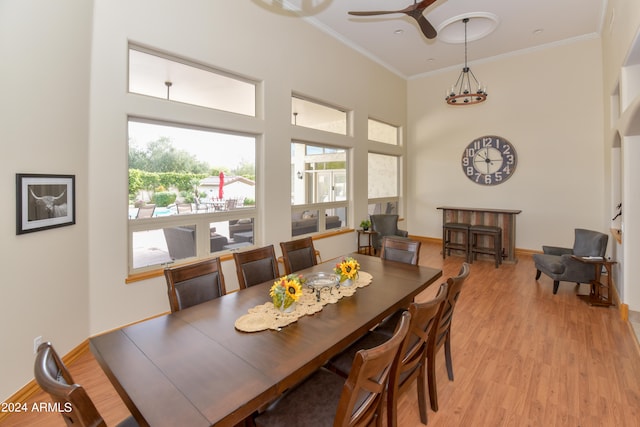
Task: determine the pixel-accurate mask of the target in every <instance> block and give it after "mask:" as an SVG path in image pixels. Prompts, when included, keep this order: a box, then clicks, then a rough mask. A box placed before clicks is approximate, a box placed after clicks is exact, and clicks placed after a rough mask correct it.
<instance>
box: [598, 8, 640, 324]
mask: <svg viewBox="0 0 640 427" xmlns="http://www.w3.org/2000/svg"><path fill="white" fill-rule="evenodd" d="M611 23H613V26H611ZM639 32H640V2H636V1H628V0H608V1H607V10H606V13H605V22H604V27H603V30H602V45H603V61H602V64H603V81H604V85H603V92H604V94H603V95H604V99H605V103H604V108H605V114H604V144H605V146H606V147H607V149H610V150H612V151H614V152H621V159H620V160H619V161H618V162H617V163H618V166H619V167H620V169H619V170H614V171H612V172H613V173H612V181H611V184H610V188H611V193H612V194H615V192H616V191H618V193H621V196H622V197H621V199H620V200H618V201H613V203H617V202H619V201H622V203H623V206H622V212H623V216H622V218H621V221H620V222H619V224H622V228H623V234H622V245H617V247H616V250H619V253H617V254H616V258H615V259H616V260H617V261H618V264H616V265H615V268H616V270H617V271H616V273H617V274H616V275H614V277H615V278H616V279H617V280H618V281H619V283H617V286H618V288H619V294H620V295H621V296H622V298H623V300H622V302H624V303H625V304H627V305H628V307H629V310H630V315H629V317H630V318H634V319H635V320H636V321H637V320H638V318H640V287H639V286H638V275H639V274H640V265H639V264H638V263H637V262H634V261H635V260H637V259H638V254H640V223H638V212H640V204H639V203H638V200H639V193H640V185H639V184H638V182H639V179H640V177H639V175H638V172H637V169H638V168H637V166H636V165H637V164H638V161H640V149H639V147H638V145H639V142H640V140H639V138H640V137H639V136H638V134H637V129H638V126H637V122H638V120H639V118H638V115H637V102H638V99H639V98H640V96H639V90H638V81H640V80H639V79H638V67H637V65H636V66H635V67H633V70H632V71H631V72H627V73H626V75H624V76H623V74H625V73H623V70H622V67H623V66H627V65H630V64H637V62H638V57H637V52H638V43H639V42H638V40H637V39H636V37H638V34H639ZM634 41H635V44H636V46H635V47H634V46H633V45H634ZM634 48H635V50H636V57H635V60H631V61H629V58H628V55H629V53H630V51H631V50H632V49H634ZM616 95H618V96H619V98H620V99H619V102H618V99H617V98H618V96H616ZM618 104H619V105H618ZM630 104H633V105H636V107H634V108H636V112H635V113H634V112H633V111H631V110H633V108H631V109H629V108H628V107H629V105H630ZM621 122H622V123H621ZM622 128H624V129H622ZM629 129H633V130H634V131H632V132H629V131H628V130H629ZM620 145H621V148H620ZM612 212H615V211H613V210H612ZM614 215H615V213H614ZM611 217H613V215H611Z"/></svg>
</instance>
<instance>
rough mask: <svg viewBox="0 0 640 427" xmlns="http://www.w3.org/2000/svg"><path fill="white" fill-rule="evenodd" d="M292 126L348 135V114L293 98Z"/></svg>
mask: <svg viewBox="0 0 640 427" xmlns="http://www.w3.org/2000/svg"><path fill="white" fill-rule="evenodd" d="M291 124H292V125H296V126H303V127H308V128H312V129H318V130H322V131H326V132H332V133H338V134H340V135H346V134H347V113H346V112H345V111H342V110H340V109H338V108H335V107H329V106H327V105H323V104H320V103H318V102H314V101H309V100H306V99H302V98H299V97H296V96H292V97H291Z"/></svg>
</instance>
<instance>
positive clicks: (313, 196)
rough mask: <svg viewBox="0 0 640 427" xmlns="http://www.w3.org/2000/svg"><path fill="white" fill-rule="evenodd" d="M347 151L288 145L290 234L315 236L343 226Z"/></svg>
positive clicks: (295, 143) (345, 206) (345, 211)
mask: <svg viewBox="0 0 640 427" xmlns="http://www.w3.org/2000/svg"><path fill="white" fill-rule="evenodd" d="M347 176H348V175H347V150H345V149H343V148H334V147H326V146H321V145H315V144H314V145H312V144H305V143H302V142H293V143H292V144H291V204H292V206H293V207H292V214H291V234H292V235H293V236H298V235H301V234H309V233H316V232H320V231H325V230H330V229H336V228H341V227H344V226H346V223H347V206H348V180H347Z"/></svg>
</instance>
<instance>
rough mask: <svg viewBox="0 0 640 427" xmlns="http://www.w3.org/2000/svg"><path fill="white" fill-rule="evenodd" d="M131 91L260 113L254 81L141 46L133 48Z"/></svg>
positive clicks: (233, 110) (173, 99) (172, 99)
mask: <svg viewBox="0 0 640 427" xmlns="http://www.w3.org/2000/svg"><path fill="white" fill-rule="evenodd" d="M129 92H132V93H138V94H142V95H148V96H152V97H155V98H161V99H166V100H169V101H175V102H183V103H186V104H193V105H199V106H202V107H207V108H214V109H216V110H222V111H229V112H232V113H238V114H244V115H247V116H255V114H256V107H255V106H256V84H255V83H254V82H252V81H250V80H248V79H242V78H240V77H238V76H232V75H229V74H228V73H225V72H222V71H219V70H215V69H212V68H209V67H206V66H204V65H202V64H194V63H191V62H189V61H186V60H183V59H178V58H169V57H166V56H163V55H161V54H159V53H157V52H152V51H149V50H146V49H144V48H141V47H137V46H131V47H130V48H129Z"/></svg>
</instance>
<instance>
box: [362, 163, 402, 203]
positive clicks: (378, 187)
mask: <svg viewBox="0 0 640 427" xmlns="http://www.w3.org/2000/svg"><path fill="white" fill-rule="evenodd" d="M399 182H400V158H399V157H398V156H391V155H387V154H378V153H369V157H368V183H369V193H368V194H369V214H380V213H382V214H385V213H386V214H397V213H398V199H399V194H400V188H399Z"/></svg>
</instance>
